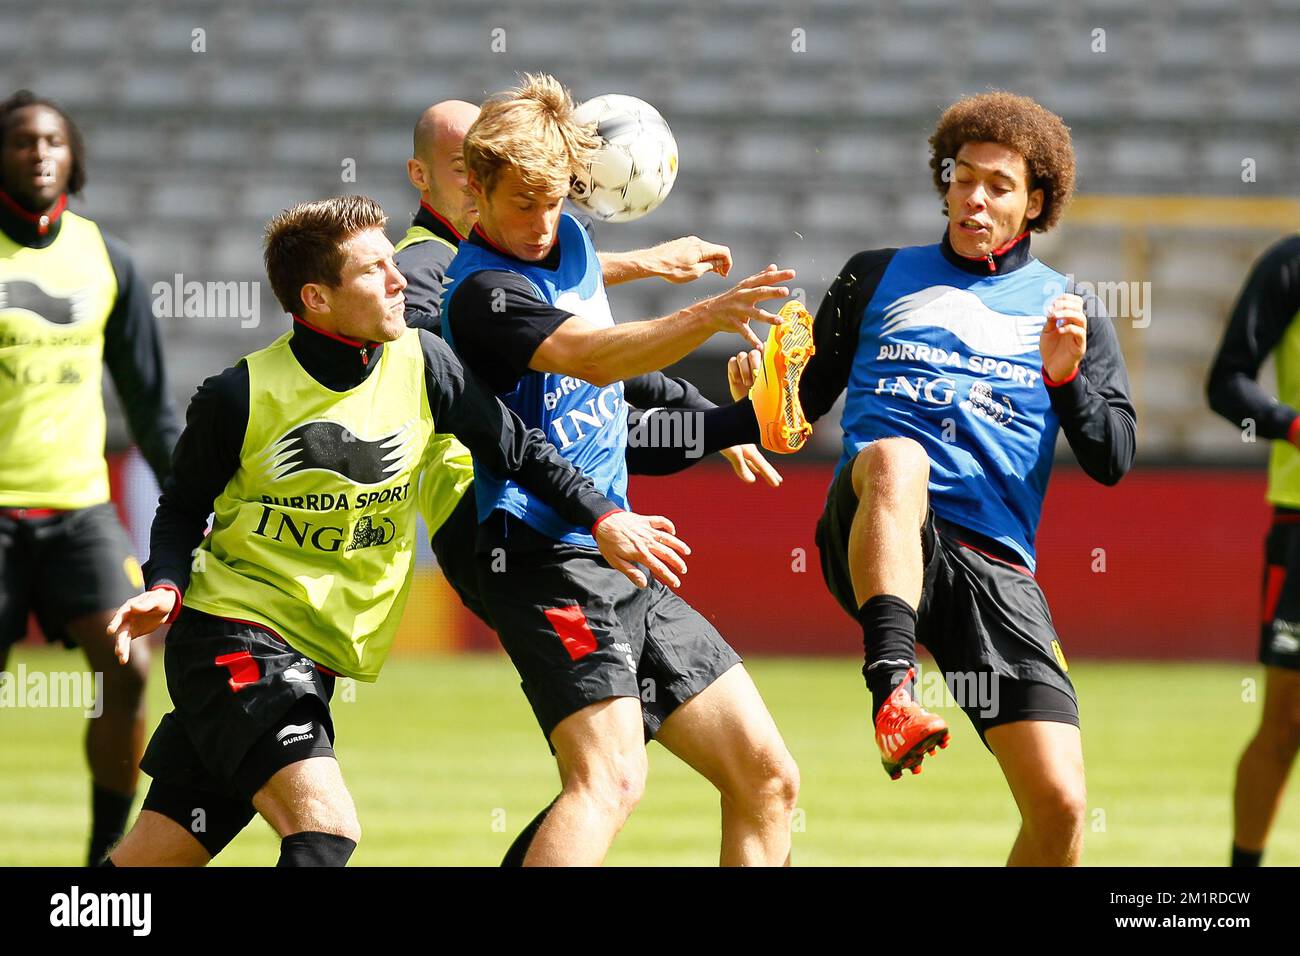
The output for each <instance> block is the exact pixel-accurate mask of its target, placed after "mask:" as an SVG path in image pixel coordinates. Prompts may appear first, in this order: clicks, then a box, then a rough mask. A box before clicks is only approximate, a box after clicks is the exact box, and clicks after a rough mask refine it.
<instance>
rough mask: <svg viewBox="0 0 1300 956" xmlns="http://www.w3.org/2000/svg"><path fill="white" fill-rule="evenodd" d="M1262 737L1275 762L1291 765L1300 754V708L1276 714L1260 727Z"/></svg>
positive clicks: (1288, 709)
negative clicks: (1297, 754) (1299, 753)
mask: <svg viewBox="0 0 1300 956" xmlns="http://www.w3.org/2000/svg"><path fill="white" fill-rule="evenodd" d="M1260 737H1261V738H1262V739H1263V741H1264V742H1265V744H1266V745H1267V746H1268V749H1269V751H1270V752H1271V753H1272V754H1273V757H1274V759H1275V760H1277V761H1278V762H1279V763H1285V764H1290V763H1291V762H1292V761H1293V760H1294V759H1295V756H1296V753H1297V752H1300V708H1287V709H1285V710H1281V711H1278V712H1277V713H1275V714H1274V715H1273V716H1272V719H1270V720H1267V721H1265V722H1264V724H1262V725H1261V726H1260Z"/></svg>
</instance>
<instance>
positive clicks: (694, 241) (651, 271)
mask: <svg viewBox="0 0 1300 956" xmlns="http://www.w3.org/2000/svg"><path fill="white" fill-rule="evenodd" d="M597 255H598V256H599V257H600V271H601V274H602V276H603V277H604V279H605V285H618V284H619V283H621V282H632V281H634V280H636V279H653V278H660V279H667V280H668V281H669V282H677V283H681V282H690V281H692V280H694V279H698V278H699V277H700V276H702V275H704V274H705V273H706V272H716V273H717V274H718V275H721V276H725V275H726V274H727V273H728V272H730V271H731V250H730V249H728V248H727V247H726V246H720V245H718V244H717V243H713V242H705V241H704V240H703V239H701V238H699V237H698V236H683V237H682V238H680V239H672V240H670V241H668V242H661V243H660V244H659V245H657V246H653V247H652V248H650V249H636V250H633V251H632V252H600V253H597Z"/></svg>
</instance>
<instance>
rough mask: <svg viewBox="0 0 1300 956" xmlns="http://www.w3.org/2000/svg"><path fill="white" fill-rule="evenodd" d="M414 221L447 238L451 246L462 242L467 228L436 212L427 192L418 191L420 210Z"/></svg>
mask: <svg viewBox="0 0 1300 956" xmlns="http://www.w3.org/2000/svg"><path fill="white" fill-rule="evenodd" d="M415 223H416V225H420V226H424V228H426V229H428V230H429V231H430V232H432V233H433V234H434V235H436V236H439V237H441V238H442V239H445V240H447V241H448V242H450V243H451V244H452V245H453V246H458V245H460V244H461V243H462V242H464V241H465V236H466V234H467V233H468V229H462V228H461V227H460V226H459V225H457V224H456V223H454V222H452V221H451V219H450V218H448V217H447V216H445V215H443V214H442V213H440V212H438V210H437V209H435V208H434V205H433V202H432V200H430V198H429V195H428V193H420V211H419V212H417V213H416V214H415Z"/></svg>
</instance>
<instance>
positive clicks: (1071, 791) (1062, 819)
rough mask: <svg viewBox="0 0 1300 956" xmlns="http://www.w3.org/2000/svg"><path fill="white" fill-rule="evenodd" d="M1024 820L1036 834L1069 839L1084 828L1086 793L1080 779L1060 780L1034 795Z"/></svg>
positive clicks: (1043, 836) (1050, 839) (1051, 839)
mask: <svg viewBox="0 0 1300 956" xmlns="http://www.w3.org/2000/svg"><path fill="white" fill-rule="evenodd" d="M1030 806H1031V807H1032V809H1031V810H1030V812H1029V813H1028V814H1026V815H1025V823H1026V825H1027V826H1028V827H1029V829H1030V830H1031V832H1033V833H1034V834H1035V835H1036V836H1037V837H1039V838H1040V839H1042V840H1049V841H1052V842H1058V841H1063V840H1064V841H1072V840H1073V839H1074V837H1075V835H1076V834H1078V833H1079V832H1081V831H1082V830H1083V825H1084V818H1085V816H1086V815H1087V812H1088V795H1087V791H1086V790H1085V789H1084V786H1083V783H1082V782H1079V783H1077V784H1074V783H1066V782H1062V783H1060V784H1057V785H1056V786H1051V787H1047V788H1045V789H1044V790H1042V792H1040V793H1037V794H1035V795H1034V797H1033V799H1032V800H1031V802H1030Z"/></svg>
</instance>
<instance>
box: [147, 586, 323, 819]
mask: <svg viewBox="0 0 1300 956" xmlns="http://www.w3.org/2000/svg"><path fill="white" fill-rule="evenodd" d="M163 666H164V669H165V670H166V673H167V690H168V692H169V693H170V694H171V698H172V704H173V706H174V708H175V709H174V710H172V711H171V712H170V713H168V714H166V715H165V716H164V717H163V719H162V722H161V723H160V724H159V725H158V729H157V730H156V731H154V735H153V738H152V739H151V740H150V741H149V746H148V748H147V749H146V750H145V754H144V759H143V760H141V761H140V768H141V769H142V770H144V772H145V773H147V774H149V776H150V777H152V778H154V780H155V781H156V782H160V783H163V784H166V785H170V786H173V787H178V788H185V789H189V790H198V791H204V792H211V793H215V794H220V795H223V796H225V797H229V798H237V799H242V800H248V799H250V798H251V797H252V796H253V794H255V793H256V792H257V791H258V790H259V789H261V787H262V785H263V784H264V783H266V781H267V780H269V779H270V778H271V777H272V776H273V775H274V774H275V773H276V772H277V771H278V770H280V769H281V768H282V767H286V766H288V765H289V764H291V763H296V762H297V761H299V760H305V759H307V758H308V757H315V756H333V755H334V749H333V743H334V722H333V720H332V719H331V717H330V709H329V700H330V697H331V696H332V695H333V693H334V677H333V676H332V675H331V674H329V673H325V672H322V670H321V669H320V667H319V666H318V665H317V664H315V663H314V662H312V661H311V660H309V659H308V658H306V657H304V656H303V655H302V654H300V653H299V652H298V651H296V650H294V649H293V648H292V647H290V646H289V645H288V644H286V643H285V642H284V641H282V640H281V639H280V638H279V637H277V636H276V635H274V634H272V633H271V632H270V631H268V630H266V629H265V628H262V627H259V626H257V625H254V624H247V623H243V622H238V621H230V620H226V619H224V618H219V617H213V616H211V615H209V614H204V613H203V612H201V611H196V610H194V609H193V608H183V609H182V610H181V613H180V616H179V617H177V619H176V622H175V623H174V624H173V625H172V627H171V630H170V631H169V632H168V634H167V641H166V644H165V645H164V651H163Z"/></svg>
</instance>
